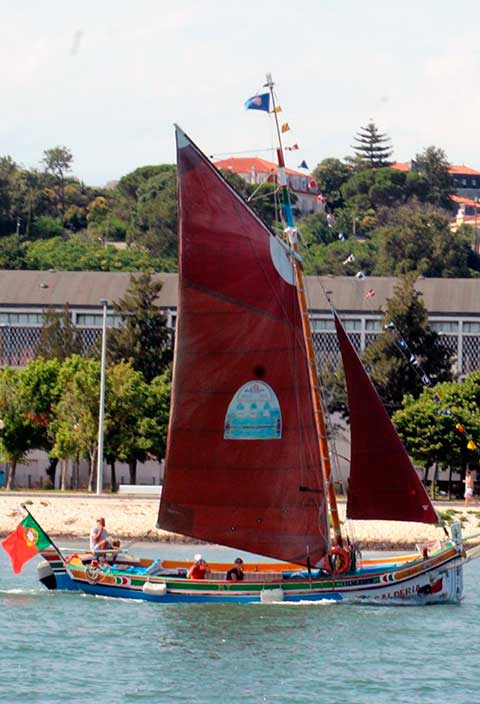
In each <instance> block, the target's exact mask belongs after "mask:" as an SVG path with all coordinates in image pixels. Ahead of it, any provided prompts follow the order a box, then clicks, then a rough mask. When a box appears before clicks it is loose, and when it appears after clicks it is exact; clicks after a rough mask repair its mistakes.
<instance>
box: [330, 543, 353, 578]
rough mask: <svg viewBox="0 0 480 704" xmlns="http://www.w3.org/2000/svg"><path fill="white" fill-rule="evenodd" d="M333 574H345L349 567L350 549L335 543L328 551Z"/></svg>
mask: <svg viewBox="0 0 480 704" xmlns="http://www.w3.org/2000/svg"><path fill="white" fill-rule="evenodd" d="M328 558H329V559H328V561H329V563H330V565H331V568H332V572H333V574H345V572H348V570H349V568H350V562H351V555H350V551H349V550H346V549H345V548H341V547H339V546H338V545H335V546H334V547H333V548H331V550H330V552H329V553H328Z"/></svg>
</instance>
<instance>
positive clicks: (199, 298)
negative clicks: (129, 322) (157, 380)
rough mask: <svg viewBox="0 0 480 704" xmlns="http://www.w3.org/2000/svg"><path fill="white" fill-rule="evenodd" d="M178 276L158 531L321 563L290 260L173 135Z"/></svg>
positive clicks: (315, 471) (316, 477) (309, 415)
mask: <svg viewBox="0 0 480 704" xmlns="http://www.w3.org/2000/svg"><path fill="white" fill-rule="evenodd" d="M177 173H178V192H179V220H180V225H179V239H180V255H179V259H180V275H179V304H178V311H179V313H178V323H177V329H176V344H175V361H174V380H173V391H172V407H171V416H170V427H169V435H168V443H167V456H166V463H165V464H166V468H165V481H164V486H163V491H162V499H161V504H160V513H159V526H161V527H162V528H165V529H167V530H172V531H175V532H177V533H182V534H186V535H191V536H194V537H196V538H201V539H203V540H207V541H210V542H216V543H220V544H222V545H228V546H232V547H236V548H241V549H244V550H249V551H251V552H254V553H258V554H261V555H266V556H271V557H274V558H277V559H281V560H288V561H292V562H296V563H299V564H307V559H308V557H310V560H311V563H312V564H315V563H316V562H317V560H319V559H320V558H321V557H322V556H323V555H324V554H325V552H326V550H327V548H328V532H329V531H328V522H327V516H326V506H325V504H326V500H325V491H324V485H323V479H322V475H321V469H320V456H319V448H318V440H317V435H316V430H315V423H314V416H313V411H312V403H311V398H310V388H309V381H308V370H307V363H306V353H305V346H304V341H303V335H302V326H301V317H300V310H299V305H298V301H297V292H296V288H295V285H294V279H293V271H292V266H291V263H290V260H289V255H288V252H287V251H286V249H285V247H284V245H283V244H282V243H281V242H279V240H278V238H276V237H274V236H273V235H271V233H270V232H269V231H268V229H267V228H266V227H265V226H264V225H263V223H262V222H261V221H260V220H259V219H258V217H257V216H256V215H255V214H254V213H253V212H252V211H251V210H250V209H249V208H248V206H247V205H246V204H245V203H244V201H243V200H242V199H241V198H240V197H239V196H238V195H237V194H236V193H235V191H233V190H232V188H231V187H230V186H229V185H228V183H227V182H226V181H225V180H224V179H223V178H222V176H221V175H220V174H219V172H218V171H217V170H216V169H215V168H214V167H213V166H212V164H211V163H210V162H209V161H208V159H207V158H206V157H205V156H204V155H203V154H202V153H201V152H200V151H199V149H198V148H197V147H196V146H195V145H194V144H193V143H192V142H191V141H190V140H189V139H188V137H186V135H185V134H184V133H183V132H181V131H180V130H177Z"/></svg>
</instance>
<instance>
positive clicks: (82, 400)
mask: <svg viewBox="0 0 480 704" xmlns="http://www.w3.org/2000/svg"><path fill="white" fill-rule="evenodd" d="M58 380H59V385H60V388H61V392H62V393H61V397H60V400H59V402H58V404H57V409H56V410H57V412H56V417H55V420H54V422H52V424H51V426H50V433H51V437H52V440H53V449H52V455H53V456H54V457H58V458H59V459H66V458H69V457H77V456H80V457H85V458H87V459H88V460H89V463H90V471H89V477H88V490H89V491H92V490H93V487H94V484H95V478H96V459H97V451H98V416H99V389H100V362H99V361H98V360H95V359H85V358H83V357H79V356H78V355H72V356H71V357H69V358H68V359H66V360H65V361H64V362H63V364H62V366H61V369H60V373H59V377H58Z"/></svg>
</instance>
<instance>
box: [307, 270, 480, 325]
mask: <svg viewBox="0 0 480 704" xmlns="http://www.w3.org/2000/svg"><path fill="white" fill-rule="evenodd" d="M396 283H397V278H396V277H393V276H367V277H366V278H365V279H364V280H363V281H359V280H358V279H356V278H355V277H354V276H322V277H314V276H307V290H308V300H309V308H310V310H317V311H319V312H320V311H325V312H327V311H329V310H330V308H329V306H328V304H327V303H326V301H325V295H324V293H323V290H322V285H323V286H324V287H325V288H326V290H328V291H331V294H330V298H331V300H332V303H333V304H334V306H335V307H336V308H337V309H338V310H339V311H341V312H342V313H349V312H351V313H363V314H365V313H372V314H378V313H379V312H380V308H381V307H382V306H383V305H384V304H385V302H386V301H387V299H388V298H391V297H392V295H393V293H394V288H395V284H396ZM415 288H416V289H417V291H419V292H420V293H422V294H423V302H424V304H425V307H426V308H427V310H428V311H429V313H430V314H433V315H442V314H443V315H449V316H450V315H473V316H480V279H434V278H423V277H420V278H418V279H417V281H416V284H415ZM369 289H373V291H374V292H375V295H374V296H373V297H370V298H366V295H367V291H369Z"/></svg>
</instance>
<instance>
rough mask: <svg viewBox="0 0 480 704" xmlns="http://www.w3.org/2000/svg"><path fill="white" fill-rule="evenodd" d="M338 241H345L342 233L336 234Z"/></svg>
mask: <svg viewBox="0 0 480 704" xmlns="http://www.w3.org/2000/svg"><path fill="white" fill-rule="evenodd" d="M338 239H339V240H342V242H343V241H344V240H345V235H344V234H343V232H339V233H338Z"/></svg>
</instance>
